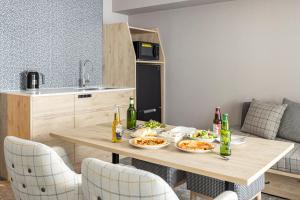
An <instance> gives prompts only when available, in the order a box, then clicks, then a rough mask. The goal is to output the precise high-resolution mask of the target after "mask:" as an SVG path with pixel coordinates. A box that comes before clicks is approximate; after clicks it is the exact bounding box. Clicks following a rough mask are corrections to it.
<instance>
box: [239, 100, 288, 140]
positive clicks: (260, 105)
mask: <svg viewBox="0 0 300 200" xmlns="http://www.w3.org/2000/svg"><path fill="white" fill-rule="evenodd" d="M286 107H287V105H286V104H282V105H278V104H273V103H265V102H261V101H257V100H252V102H251V105H250V108H249V111H248V113H247V115H246V118H245V121H244V124H243V127H242V131H243V132H247V133H251V134H253V135H257V136H259V137H263V138H266V139H272V140H273V139H275V137H276V135H277V132H278V129H279V125H280V121H281V118H282V116H283V113H284V111H285V109H286Z"/></svg>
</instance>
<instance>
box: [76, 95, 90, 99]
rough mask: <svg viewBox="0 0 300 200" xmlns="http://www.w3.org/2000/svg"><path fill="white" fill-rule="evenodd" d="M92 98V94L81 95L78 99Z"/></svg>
mask: <svg viewBox="0 0 300 200" xmlns="http://www.w3.org/2000/svg"><path fill="white" fill-rule="evenodd" d="M91 97H92V95H91V94H80V95H78V99H83V98H91Z"/></svg>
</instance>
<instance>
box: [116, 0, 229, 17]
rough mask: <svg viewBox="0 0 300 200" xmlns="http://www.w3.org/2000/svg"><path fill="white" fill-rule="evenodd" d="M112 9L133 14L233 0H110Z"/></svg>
mask: <svg viewBox="0 0 300 200" xmlns="http://www.w3.org/2000/svg"><path fill="white" fill-rule="evenodd" d="M112 1H113V11H114V12H118V13H122V14H127V15H134V14H139V13H146V12H155V11H159V10H169V9H176V8H183V7H191V6H198V5H204V4H211V3H218V2H225V1H233V0H151V1H149V0H112Z"/></svg>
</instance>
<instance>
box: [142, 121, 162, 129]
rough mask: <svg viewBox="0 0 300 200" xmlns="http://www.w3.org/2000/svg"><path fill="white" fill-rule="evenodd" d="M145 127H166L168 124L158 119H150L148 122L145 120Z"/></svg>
mask: <svg viewBox="0 0 300 200" xmlns="http://www.w3.org/2000/svg"><path fill="white" fill-rule="evenodd" d="M143 127H145V128H153V129H155V128H165V127H166V125H165V124H162V123H160V122H158V121H155V120H150V121H148V122H145V123H144V125H143Z"/></svg>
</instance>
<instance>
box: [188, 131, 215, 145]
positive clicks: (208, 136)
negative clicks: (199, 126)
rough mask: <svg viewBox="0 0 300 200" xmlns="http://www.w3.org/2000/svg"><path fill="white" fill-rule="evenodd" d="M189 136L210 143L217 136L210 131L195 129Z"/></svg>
mask: <svg viewBox="0 0 300 200" xmlns="http://www.w3.org/2000/svg"><path fill="white" fill-rule="evenodd" d="M189 137H190V138H191V139H193V140H199V141H202V142H209V143H211V142H214V141H215V140H216V139H217V138H218V135H217V134H216V133H214V132H211V131H206V130H196V131H195V133H193V134H191V135H190V136H189Z"/></svg>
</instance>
